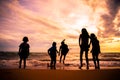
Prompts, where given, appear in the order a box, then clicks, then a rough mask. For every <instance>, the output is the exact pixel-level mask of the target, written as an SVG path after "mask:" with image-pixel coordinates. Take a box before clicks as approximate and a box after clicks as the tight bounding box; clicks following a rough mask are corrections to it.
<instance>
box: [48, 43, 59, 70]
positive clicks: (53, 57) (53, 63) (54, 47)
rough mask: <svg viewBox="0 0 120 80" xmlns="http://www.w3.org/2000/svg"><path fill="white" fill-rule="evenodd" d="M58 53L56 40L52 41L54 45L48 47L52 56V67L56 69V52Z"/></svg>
mask: <svg viewBox="0 0 120 80" xmlns="http://www.w3.org/2000/svg"><path fill="white" fill-rule="evenodd" d="M57 53H58V51H57V47H56V42H53V43H52V47H51V48H49V49H48V54H49V55H50V58H51V63H50V67H51V68H52V67H53V68H54V69H56V56H57V55H56V54H57Z"/></svg>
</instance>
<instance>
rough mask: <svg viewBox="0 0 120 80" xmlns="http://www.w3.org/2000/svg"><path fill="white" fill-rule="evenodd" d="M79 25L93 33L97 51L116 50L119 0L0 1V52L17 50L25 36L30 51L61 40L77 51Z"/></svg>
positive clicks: (119, 42) (118, 48)
mask: <svg viewBox="0 0 120 80" xmlns="http://www.w3.org/2000/svg"><path fill="white" fill-rule="evenodd" d="M82 28H86V29H87V30H88V32H89V34H91V33H95V34H96V35H97V37H98V39H99V41H100V46H101V52H120V0H0V51H18V47H19V45H20V43H21V42H22V38H23V37H24V36H28V38H29V44H30V46H31V47H30V51H31V52H47V49H48V48H49V47H51V44H52V42H53V41H56V42H57V47H58V48H59V46H60V43H61V41H62V40H63V39H66V41H65V42H66V43H67V44H68V46H69V48H70V51H71V52H79V46H78V38H79V35H80V33H81V29H82Z"/></svg>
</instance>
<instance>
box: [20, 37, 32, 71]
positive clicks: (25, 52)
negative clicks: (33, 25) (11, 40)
mask: <svg viewBox="0 0 120 80" xmlns="http://www.w3.org/2000/svg"><path fill="white" fill-rule="evenodd" d="M28 41H29V40H28V37H24V38H23V43H21V44H20V46H19V52H18V55H19V57H20V61H19V68H21V64H22V60H24V69H25V68H26V59H27V58H28V56H29V48H30V46H29V44H28V43H27V42H28Z"/></svg>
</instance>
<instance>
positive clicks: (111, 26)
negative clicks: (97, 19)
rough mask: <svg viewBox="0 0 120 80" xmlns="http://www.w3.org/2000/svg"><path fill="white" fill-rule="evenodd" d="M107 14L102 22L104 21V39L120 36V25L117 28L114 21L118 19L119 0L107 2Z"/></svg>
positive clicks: (102, 18) (102, 17) (103, 16)
mask: <svg viewBox="0 0 120 80" xmlns="http://www.w3.org/2000/svg"><path fill="white" fill-rule="evenodd" d="M106 4H107V10H108V13H107V14H103V15H101V20H103V25H102V26H104V28H105V30H104V32H103V33H104V35H103V37H109V36H120V31H119V30H118V29H119V27H120V26H119V25H117V26H116V27H115V23H114V20H115V19H116V18H117V17H118V16H117V14H118V12H119V10H120V1H119V0H107V1H106Z"/></svg>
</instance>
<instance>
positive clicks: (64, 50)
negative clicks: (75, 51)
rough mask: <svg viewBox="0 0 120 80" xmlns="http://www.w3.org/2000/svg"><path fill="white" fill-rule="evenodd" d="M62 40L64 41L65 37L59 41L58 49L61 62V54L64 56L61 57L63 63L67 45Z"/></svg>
mask: <svg viewBox="0 0 120 80" xmlns="http://www.w3.org/2000/svg"><path fill="white" fill-rule="evenodd" d="M64 41H65V39H64V40H63V41H62V42H61V46H60V49H59V55H60V63H61V59H62V56H64V58H63V64H64V61H65V58H66V55H67V53H68V51H69V49H68V45H67V44H65V42H64Z"/></svg>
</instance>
